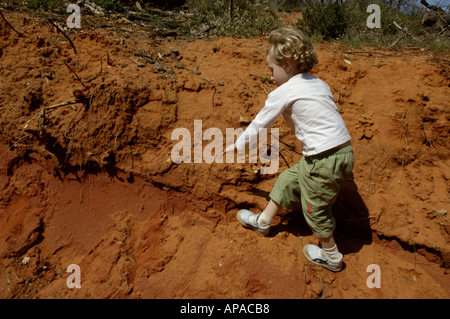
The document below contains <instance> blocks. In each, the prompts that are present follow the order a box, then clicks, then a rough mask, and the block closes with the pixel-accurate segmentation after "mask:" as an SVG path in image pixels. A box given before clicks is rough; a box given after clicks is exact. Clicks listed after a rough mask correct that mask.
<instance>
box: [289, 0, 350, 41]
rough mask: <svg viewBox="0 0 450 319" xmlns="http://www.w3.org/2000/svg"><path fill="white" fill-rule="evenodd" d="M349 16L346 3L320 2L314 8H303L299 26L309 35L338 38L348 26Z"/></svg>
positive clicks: (329, 0)
mask: <svg viewBox="0 0 450 319" xmlns="http://www.w3.org/2000/svg"><path fill="white" fill-rule="evenodd" d="M348 24H349V18H348V10H347V8H346V5H345V4H343V3H340V2H338V1H332V0H328V1H327V2H323V3H322V2H318V3H316V5H315V6H314V8H311V7H306V8H305V9H304V10H303V20H300V19H299V20H298V22H297V27H298V28H299V29H300V30H302V31H304V32H305V33H306V34H307V35H308V36H310V37H314V36H320V37H322V38H323V39H326V40H329V39H336V38H338V37H339V36H342V35H343V34H344V33H345V32H346V31H347V28H348Z"/></svg>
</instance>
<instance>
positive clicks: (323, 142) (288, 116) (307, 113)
mask: <svg viewBox="0 0 450 319" xmlns="http://www.w3.org/2000/svg"><path fill="white" fill-rule="evenodd" d="M280 114H283V117H284V119H285V121H286V123H287V124H288V125H289V127H290V128H291V129H292V131H293V132H294V134H295V136H296V137H297V138H298V140H299V141H300V143H301V146H302V149H303V155H305V156H311V155H316V154H319V153H321V152H324V151H326V150H329V149H332V148H333V147H336V146H339V145H341V144H343V143H345V142H348V141H349V140H350V139H351V137H350V134H349V133H348V130H347V128H346V126H345V123H344V120H343V119H342V116H341V115H340V114H339V110H338V108H337V107H336V104H335V101H334V98H333V95H332V94H331V91H330V88H329V86H328V84H327V83H325V82H324V81H322V80H320V79H319V78H317V77H315V76H313V75H311V74H309V73H300V74H297V75H295V76H293V77H292V78H290V79H289V81H287V82H286V83H284V84H283V85H281V86H279V87H278V88H277V89H275V90H273V91H272V92H271V93H270V94H269V95H268V96H267V100H266V103H265V106H264V107H263V109H262V110H261V111H260V112H259V113H258V115H257V116H256V117H255V119H254V120H253V121H252V122H251V123H250V125H249V126H248V127H247V129H246V130H245V131H244V133H243V134H241V136H240V137H239V138H238V139H237V141H236V144H235V146H236V148H237V149H238V150H239V151H244V150H245V145H247V144H248V143H249V140H250V138H251V137H252V136H256V135H257V134H258V132H259V129H260V128H269V127H270V126H271V125H272V124H273V123H274V122H275V120H276V119H277V118H278V117H279V116H280Z"/></svg>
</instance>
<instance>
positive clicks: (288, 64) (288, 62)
mask: <svg viewBox="0 0 450 319" xmlns="http://www.w3.org/2000/svg"><path fill="white" fill-rule="evenodd" d="M283 64H284V66H285V67H284V69H285V70H286V71H287V72H289V71H290V70H291V68H292V61H291V60H290V59H283Z"/></svg>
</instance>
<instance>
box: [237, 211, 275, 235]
mask: <svg viewBox="0 0 450 319" xmlns="http://www.w3.org/2000/svg"><path fill="white" fill-rule="evenodd" d="M250 216H255V217H254V219H253V222H251V221H250V220H249V217H250ZM259 216H261V214H253V213H252V212H251V211H249V210H247V209H241V210H239V211H238V212H237V216H236V217H237V219H238V220H239V221H240V222H241V224H242V226H244V227H245V228H250V229H253V230H254V231H255V232H256V233H257V234H258V235H261V236H263V237H265V236H267V235H268V234H269V231H270V225H269V226H267V227H261V226H259V225H258V219H259Z"/></svg>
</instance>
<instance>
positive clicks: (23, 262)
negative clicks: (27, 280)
mask: <svg viewBox="0 0 450 319" xmlns="http://www.w3.org/2000/svg"><path fill="white" fill-rule="evenodd" d="M30 259H31V258H30V257H24V258H23V259H22V265H26V264H28V262H29V261H30Z"/></svg>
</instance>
